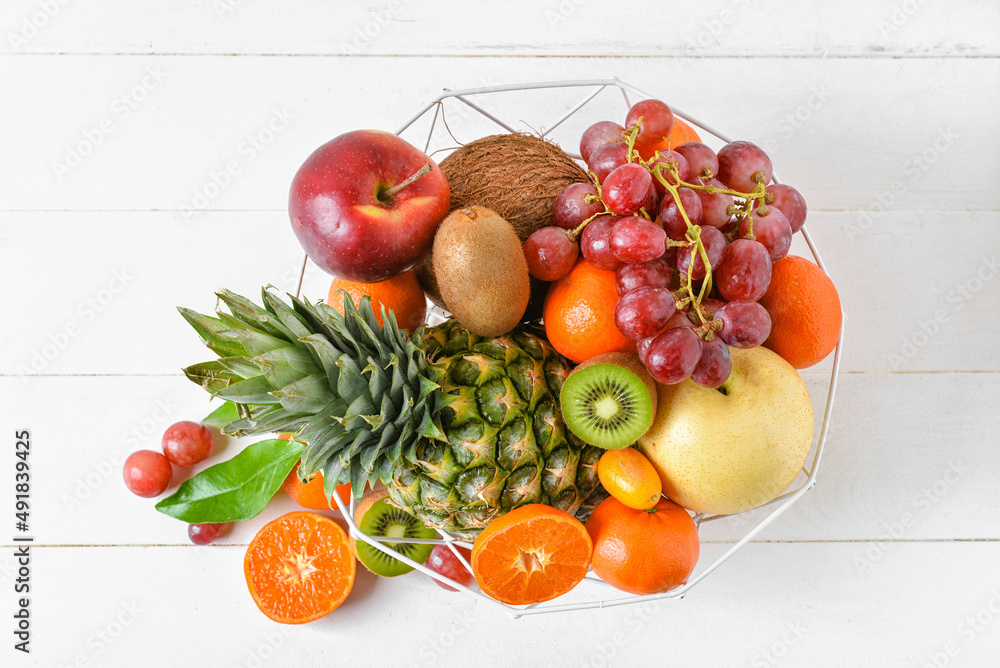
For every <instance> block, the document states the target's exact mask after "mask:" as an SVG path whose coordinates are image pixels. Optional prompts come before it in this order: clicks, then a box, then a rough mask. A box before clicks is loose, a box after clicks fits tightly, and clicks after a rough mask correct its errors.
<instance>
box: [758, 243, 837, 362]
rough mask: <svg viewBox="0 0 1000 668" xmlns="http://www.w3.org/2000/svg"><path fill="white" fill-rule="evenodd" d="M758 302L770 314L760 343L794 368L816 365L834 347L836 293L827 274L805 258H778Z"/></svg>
mask: <svg viewBox="0 0 1000 668" xmlns="http://www.w3.org/2000/svg"><path fill="white" fill-rule="evenodd" d="M760 305H761V306H763V307H764V308H765V309H767V312H768V314H769V315H770V316H771V334H770V336H768V337H767V340H766V341H764V346H766V347H767V348H770V349H771V350H773V351H774V352H776V353H778V354H779V355H781V356H782V357H783V358H785V361H786V362H788V363H789V364H791V365H792V366H793V367H795V368H796V369H804V368H806V367H809V366H812V365H813V364H816V363H817V362H819V361H821V360H822V359H823V358H824V357H826V356H827V355H829V354H830V353H831V352H832V351H833V349H834V348H836V347H837V341H838V340H839V339H840V324H841V320H842V318H843V312H842V311H841V308H840V296H839V295H838V294H837V288H836V287H834V285H833V281H831V280H830V277H829V276H827V275H826V274H825V273H823V270H822V269H820V268H819V267H818V266H817V265H815V264H813V263H812V262H810V261H809V260H807V259H805V258H803V257H798V256H797V255H786V256H785V257H783V258H782V259H780V260H778V261H777V262H776V263H775V264H774V267H772V268H771V284H770V285H769V286H768V288H767V292H765V293H764V296H763V297H761V298H760Z"/></svg>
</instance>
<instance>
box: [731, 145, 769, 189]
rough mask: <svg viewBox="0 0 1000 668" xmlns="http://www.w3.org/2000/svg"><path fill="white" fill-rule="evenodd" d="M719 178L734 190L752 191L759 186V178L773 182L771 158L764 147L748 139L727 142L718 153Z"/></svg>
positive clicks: (766, 181) (765, 181)
mask: <svg viewBox="0 0 1000 668" xmlns="http://www.w3.org/2000/svg"><path fill="white" fill-rule="evenodd" d="M718 158H719V180H720V181H722V182H723V183H725V184H726V185H727V186H729V187H730V188H731V189H732V190H737V191H739V192H741V193H752V192H753V191H754V190H755V189H756V188H757V178H758V177H759V178H763V181H764V183H765V184H767V183H770V182H771V174H772V170H771V159H770V158H769V157H767V153H765V152H764V149H762V148H760V147H759V146H757V145H756V144H752V143H750V142H748V141H734V142H730V143H728V144H726V145H725V146H723V147H722V148H721V149H719V153H718Z"/></svg>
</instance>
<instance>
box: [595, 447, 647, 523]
mask: <svg viewBox="0 0 1000 668" xmlns="http://www.w3.org/2000/svg"><path fill="white" fill-rule="evenodd" d="M597 477H598V478H600V480H601V484H602V485H604V489H606V490H607V491H608V494H610V495H611V496H613V497H615V498H616V499H618V500H619V501H621V502H622V503H624V504H625V505H626V506H628V507H629V508H635V509H636V510H646V509H648V508H652V507H653V506H655V505H656V502H657V501H659V500H660V495H661V494H662V493H663V483H662V482H661V481H660V475H659V474H658V473H657V472H656V469H655V468H653V465H652V464H651V463H650V461H649V460H648V459H646V456H645V455H643V454H642V453H641V452H639V451H638V450H636V449H635V448H622V449H621V450H608V451H607V452H605V453H604V454H603V455H601V459H600V461H598V462H597Z"/></svg>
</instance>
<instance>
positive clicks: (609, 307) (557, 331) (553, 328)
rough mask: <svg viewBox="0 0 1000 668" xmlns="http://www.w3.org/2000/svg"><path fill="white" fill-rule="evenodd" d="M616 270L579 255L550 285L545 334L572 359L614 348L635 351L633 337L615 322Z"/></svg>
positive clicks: (584, 357) (561, 351) (578, 359)
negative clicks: (564, 273)
mask: <svg viewBox="0 0 1000 668" xmlns="http://www.w3.org/2000/svg"><path fill="white" fill-rule="evenodd" d="M617 304H618V291H617V290H616V289H615V272H613V271H607V270H604V269H597V268H596V267H594V266H593V265H592V264H590V263H589V262H587V260H585V259H584V258H580V259H579V260H578V261H577V263H576V264H575V265H573V268H572V269H571V270H570V272H569V273H568V274H566V275H565V276H563V277H562V278H560V279H559V280H557V281H553V282H552V283H551V284H550V285H549V292H548V294H547V295H545V306H544V308H543V316H544V320H545V335H546V337H547V338H548V339H549V343H551V344H552V347H553V348H555V349H556V350H557V351H559V352H560V353H562V354H563V355H565V356H566V357H568V358H570V359H571V360H573V361H574V362H583V361H585V360H588V359H590V358H591V357H593V356H594V355H600V354H601V353H609V352H612V351H615V350H619V351H621V352H626V353H634V352H635V341H632V340H631V339H629V338H626V337H625V335H623V334H622V333H621V332H619V331H618V327H617V326H616V325H615V306H617Z"/></svg>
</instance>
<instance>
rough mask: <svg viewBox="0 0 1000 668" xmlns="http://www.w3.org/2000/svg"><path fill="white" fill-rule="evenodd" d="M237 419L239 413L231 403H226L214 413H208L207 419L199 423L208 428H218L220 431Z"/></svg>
mask: <svg viewBox="0 0 1000 668" xmlns="http://www.w3.org/2000/svg"><path fill="white" fill-rule="evenodd" d="M239 419H240V412H239V410H238V409H237V408H236V404H234V403H233V402H232V401H226V402H224V403H223V404H222V405H221V406H219V407H218V408H216V409H215V410H214V411H212V412H211V413H209V414H208V417H206V418H205V419H204V420H202V421H201V423H202V424H207V425H208V426H210V427H218V428H219V429H222V428H223V427H225V426H226V425H227V424H229V423H230V422H235V421H236V420H239Z"/></svg>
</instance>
